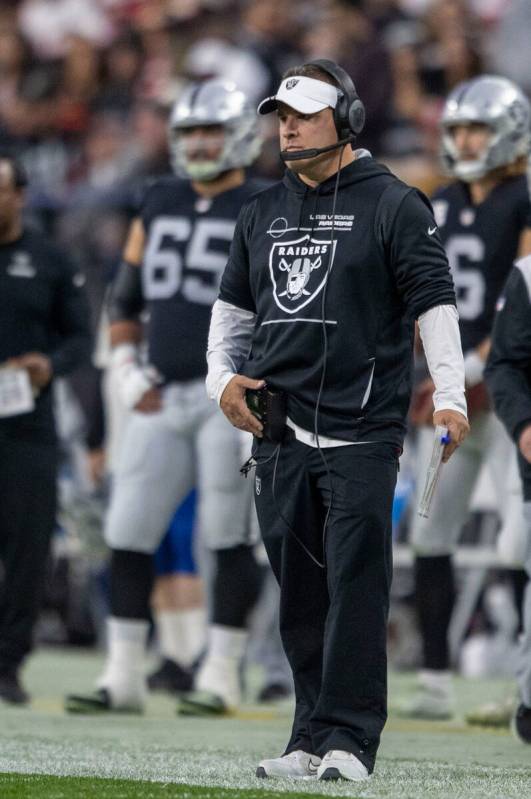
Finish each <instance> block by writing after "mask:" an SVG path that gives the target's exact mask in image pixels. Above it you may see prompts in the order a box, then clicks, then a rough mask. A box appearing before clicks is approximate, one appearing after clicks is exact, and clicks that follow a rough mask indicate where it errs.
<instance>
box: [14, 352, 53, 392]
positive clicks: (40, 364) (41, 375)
mask: <svg viewBox="0 0 531 799" xmlns="http://www.w3.org/2000/svg"><path fill="white" fill-rule="evenodd" d="M7 365H8V366H11V367H13V368H14V369H26V371H27V372H28V374H29V379H30V382H31V385H32V386H33V387H34V388H36V389H41V388H44V386H46V385H48V383H49V382H50V380H51V379H52V371H53V370H52V362H51V361H50V359H49V358H47V357H46V355H43V354H42V353H41V352H27V353H26V354H25V355H21V356H20V357H19V358H11V359H10V360H9V361H8V364H7Z"/></svg>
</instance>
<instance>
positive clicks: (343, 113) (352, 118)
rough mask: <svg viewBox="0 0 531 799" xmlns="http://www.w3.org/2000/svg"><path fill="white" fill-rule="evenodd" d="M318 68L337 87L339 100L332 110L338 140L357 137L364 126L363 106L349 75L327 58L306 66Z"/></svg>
mask: <svg viewBox="0 0 531 799" xmlns="http://www.w3.org/2000/svg"><path fill="white" fill-rule="evenodd" d="M310 65H311V66H314V67H319V68H320V69H322V70H323V72H326V73H327V74H328V75H330V76H331V77H332V78H334V79H335V80H336V81H337V83H338V84H339V85H338V90H339V98H338V102H337V105H336V107H335V108H334V122H335V126H336V130H337V135H338V136H339V138H340V139H345V138H347V137H348V136H352V135H354V136H357V135H358V133H361V131H362V130H363V126H364V124H365V106H364V105H363V103H362V102H361V100H360V98H359V97H358V93H357V91H356V87H355V86H354V82H353V80H352V78H351V77H350V75H349V74H348V73H347V72H345V70H344V69H343V68H342V67H340V66H339V64H336V63H335V61H330V60H329V59H327V58H321V59H318V60H317V61H311V62H309V64H308V66H310Z"/></svg>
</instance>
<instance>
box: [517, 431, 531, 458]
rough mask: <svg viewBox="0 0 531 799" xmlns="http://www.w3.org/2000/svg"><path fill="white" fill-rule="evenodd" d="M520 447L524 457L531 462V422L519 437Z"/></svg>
mask: <svg viewBox="0 0 531 799" xmlns="http://www.w3.org/2000/svg"><path fill="white" fill-rule="evenodd" d="M518 449H519V450H520V453H521V455H522V458H525V460H526V461H527V462H528V463H531V424H528V425H527V426H526V427H524V429H523V430H522V432H521V433H520V436H519V438H518Z"/></svg>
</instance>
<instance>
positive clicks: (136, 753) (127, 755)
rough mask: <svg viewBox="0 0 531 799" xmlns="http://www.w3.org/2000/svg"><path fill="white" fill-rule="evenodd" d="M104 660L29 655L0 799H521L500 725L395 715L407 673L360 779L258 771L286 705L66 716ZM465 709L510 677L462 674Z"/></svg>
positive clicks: (522, 750)
mask: <svg viewBox="0 0 531 799" xmlns="http://www.w3.org/2000/svg"><path fill="white" fill-rule="evenodd" d="M100 663H101V659H100V657H98V656H96V655H92V654H91V655H87V654H85V653H80V652H72V651H64V652H63V651H58V650H53V651H51V650H49V651H44V652H41V653H39V654H37V655H36V656H34V657H33V658H32V659H31V660H30V662H29V665H28V667H27V669H26V673H25V679H26V683H27V686H28V688H29V689H30V690H31V692H32V695H33V697H34V699H33V702H32V705H31V707H30V708H12V707H8V706H6V705H0V714H1V724H0V799H11V798H13V799H15V798H16V799H18V797H24V798H26V797H28V798H29V797H31V798H32V799H33V797H39V798H40V797H43V798H45V799H66V797H87V799H92V797H94V799H96V797H97V798H98V799H130V798H132V797H135V799H136V797H139V798H141V799H159V798H160V799H163V798H164V799H167V797H181V798H182V799H214V797H220V799H239V798H240V797H241V799H251V797H252V799H254V798H255V797H263V799H268V797H274V796H285V794H286V793H290V794H292V795H294V796H303V795H304V796H308V795H310V796H312V795H314V796H317V795H329V796H352V797H364V798H366V799H369V797H370V799H380V798H382V799H384V798H385V799H394V797H397V798H398V797H400V799H442V798H443V797H444V799H480V798H481V799H483V798H484V797H488V798H489V799H512V798H513V797H514V798H515V799H516V797H518V799H527V797H531V747H526V746H524V745H522V744H520V743H518V742H517V741H516V740H514V739H513V738H512V736H511V735H510V734H509V733H508V732H504V731H494V730H492V731H479V730H473V729H470V728H468V727H467V726H466V725H465V724H464V722H463V720H462V719H456V720H455V721H452V722H413V721H404V720H401V719H399V718H398V717H397V716H396V714H394V713H393V707H394V706H396V704H397V702H400V701H401V700H403V699H404V698H406V697H407V694H408V692H409V691H410V690H411V689H412V686H413V678H412V677H411V676H409V675H407V676H406V675H392V676H391V697H390V699H391V712H390V718H389V721H388V724H387V727H386V730H385V733H384V736H383V740H382V746H381V749H380V756H379V758H378V762H377V769H376V771H375V773H374V775H373V777H372V778H371V779H370V780H369V781H368V782H366V783H362V784H361V785H356V784H355V783H319V782H316V781H315V780H300V781H296V782H288V781H278V780H275V781H272V780H268V781H265V780H258V779H256V778H255V776H254V771H255V768H256V764H257V762H258V761H259V760H260V759H261V758H263V757H271V756H275V755H277V754H279V753H280V752H281V750H282V747H283V744H284V743H285V741H286V739H287V735H288V729H289V723H290V714H291V706H290V703H289V702H284V703H279V704H277V705H275V706H273V707H271V706H268V707H266V706H259V705H256V704H254V705H253V704H252V703H248V704H246V705H245V706H244V708H243V709H242V711H241V713H240V714H239V715H238V716H237V717H233V718H224V719H189V718H179V717H178V716H176V715H175V713H174V703H173V701H172V700H171V699H169V698H165V697H163V696H154V697H152V698H150V701H149V704H148V708H147V711H146V713H145V715H144V716H143V717H134V716H124V715H119V714H112V715H109V716H105V717H101V716H99V717H94V716H92V717H80V716H71V717H69V716H66V715H65V714H64V713H63V710H62V696H63V694H64V693H65V692H67V691H72V690H74V691H80V690H81V691H84V690H86V689H87V688H91V687H92V684H93V680H94V678H95V676H96V675H97V673H98V668H99V665H100ZM457 690H458V698H459V708H460V711H461V712H462V713H464V712H466V711H467V710H468V709H470V708H472V707H474V706H475V705H477V703H478V702H484V701H488V700H491V699H498V698H502V697H504V696H506V695H507V694H508V693H510V692H511V691H512V690H513V686H512V684H511V683H510V682H508V681H481V680H470V681H465V680H459V681H458V684H457Z"/></svg>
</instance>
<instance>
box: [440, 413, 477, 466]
mask: <svg viewBox="0 0 531 799" xmlns="http://www.w3.org/2000/svg"><path fill="white" fill-rule="evenodd" d="M433 424H435V425H438V424H440V425H442V427H446V428H448V435H449V437H450V442H449V443H448V444H446V446H445V448H444V450H443V457H442V459H443V463H446V462H447V461H448V460H449V459H450V458H451V456H452V455H453V453H454V452H455V450H456V449H457V447H458V446H459V444H462V443H463V441H464V440H465V438H466V437H467V435H468V434H469V432H470V427H469V425H468V421H467V418H466V416H463V414H462V413H459V411H451V410H447V411H446V410H442V411H435V413H434V414H433Z"/></svg>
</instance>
